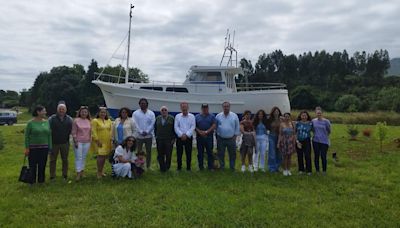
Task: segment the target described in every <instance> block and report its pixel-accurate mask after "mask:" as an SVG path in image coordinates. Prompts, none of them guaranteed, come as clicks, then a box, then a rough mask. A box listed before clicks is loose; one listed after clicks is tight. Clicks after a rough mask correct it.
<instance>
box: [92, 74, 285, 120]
mask: <svg viewBox="0 0 400 228" xmlns="http://www.w3.org/2000/svg"><path fill="white" fill-rule="evenodd" d="M93 83H94V84H96V85H97V86H99V88H100V89H101V91H102V93H103V96H104V100H105V102H106V105H107V108H108V110H109V112H110V115H112V116H113V117H116V116H117V115H118V110H119V109H120V108H122V107H128V108H130V109H132V110H135V109H138V108H139V105H138V102H139V99H140V98H146V99H147V100H148V102H149V109H151V110H153V111H154V112H155V113H156V114H159V110H160V107H161V106H167V107H168V110H169V112H170V114H172V115H174V114H177V113H179V112H180V104H181V103H182V102H187V103H188V104H189V111H190V112H191V113H194V114H196V113H199V112H200V108H201V104H203V103H207V104H208V105H209V111H210V112H211V113H214V114H216V113H219V112H221V111H222V103H223V102H225V101H228V102H230V104H231V111H232V112H235V113H237V114H239V115H240V114H242V113H243V111H244V110H250V111H251V112H252V113H254V112H257V111H258V110H259V109H263V110H265V111H266V112H267V113H269V112H270V110H271V109H272V107H274V106H277V107H279V108H280V109H281V111H282V113H284V112H290V103H289V97H288V91H287V90H286V89H271V90H262V91H243V92H236V93H221V94H207V93H179V92H164V91H155V90H145V89H139V88H135V86H134V85H131V84H116V83H109V82H103V81H99V80H95V81H93Z"/></svg>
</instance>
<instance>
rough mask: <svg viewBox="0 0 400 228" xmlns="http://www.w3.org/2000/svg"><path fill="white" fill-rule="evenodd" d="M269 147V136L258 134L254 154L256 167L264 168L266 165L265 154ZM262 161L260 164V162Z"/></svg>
mask: <svg viewBox="0 0 400 228" xmlns="http://www.w3.org/2000/svg"><path fill="white" fill-rule="evenodd" d="M267 148H268V136H267V135H257V136H256V153H254V154H253V165H254V167H255V168H258V167H259V168H260V169H264V167H265V155H266V153H267ZM259 163H260V164H259Z"/></svg>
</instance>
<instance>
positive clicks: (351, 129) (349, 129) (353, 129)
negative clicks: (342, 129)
mask: <svg viewBox="0 0 400 228" xmlns="http://www.w3.org/2000/svg"><path fill="white" fill-rule="evenodd" d="M347 133H348V134H349V135H350V137H351V139H355V138H356V137H357V135H358V133H359V131H358V128H357V126H356V125H348V126H347Z"/></svg>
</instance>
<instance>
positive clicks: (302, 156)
mask: <svg viewBox="0 0 400 228" xmlns="http://www.w3.org/2000/svg"><path fill="white" fill-rule="evenodd" d="M300 143H301V149H299V148H298V147H297V146H296V150H297V162H298V165H299V171H301V172H304V171H307V173H311V141H310V139H309V138H308V139H305V140H304V141H300ZM304 160H305V161H306V169H305V170H304Z"/></svg>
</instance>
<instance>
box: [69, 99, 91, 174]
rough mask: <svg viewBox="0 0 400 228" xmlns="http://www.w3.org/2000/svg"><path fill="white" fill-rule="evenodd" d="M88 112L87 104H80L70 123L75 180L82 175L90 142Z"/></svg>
mask: <svg viewBox="0 0 400 228" xmlns="http://www.w3.org/2000/svg"><path fill="white" fill-rule="evenodd" d="M91 130H92V126H91V124H90V113H89V109H88V107H87V106H81V107H80V108H79V110H78V112H77V114H76V118H75V119H74V122H73V124H72V131H71V135H72V139H73V140H74V152H75V169H76V181H79V180H80V179H81V178H82V177H83V171H84V170H85V161H86V156H87V153H88V151H89V148H90V142H91V137H92V134H91Z"/></svg>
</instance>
